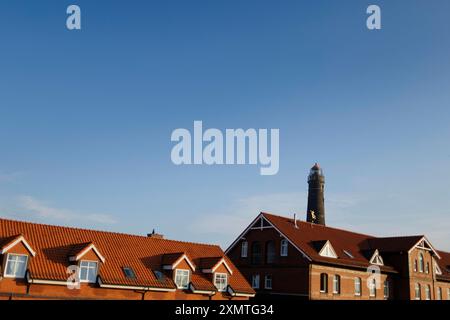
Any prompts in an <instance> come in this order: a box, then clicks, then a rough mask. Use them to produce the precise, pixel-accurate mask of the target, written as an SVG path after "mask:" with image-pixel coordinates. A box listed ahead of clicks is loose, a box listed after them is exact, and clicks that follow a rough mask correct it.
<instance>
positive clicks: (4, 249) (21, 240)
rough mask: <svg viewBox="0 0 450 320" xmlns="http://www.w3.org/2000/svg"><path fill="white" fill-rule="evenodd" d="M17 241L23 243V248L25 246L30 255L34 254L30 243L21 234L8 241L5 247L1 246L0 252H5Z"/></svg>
mask: <svg viewBox="0 0 450 320" xmlns="http://www.w3.org/2000/svg"><path fill="white" fill-rule="evenodd" d="M19 242H22V243H23V245H24V246H25V248H27V250H28V251H29V252H30V253H31V255H32V256H33V257H34V256H36V252H35V251H34V250H33V249H31V246H30V244H29V243H28V242H27V240H25V238H24V237H23V236H19V237H18V238H17V239H16V240H14V241H13V242H12V243H10V244H9V245H8V246H7V247H5V248H3V249H2V251H1V254H5V253H7V252H8V250H9V249H11V248H13V247H14V246H15V245H16V244H18V243H19Z"/></svg>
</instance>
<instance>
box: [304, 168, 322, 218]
mask: <svg viewBox="0 0 450 320" xmlns="http://www.w3.org/2000/svg"><path fill="white" fill-rule="evenodd" d="M308 185H309V188H308V209H307V210H308V211H307V213H306V221H308V222H310V223H314V224H321V225H325V197H324V189H325V176H324V175H323V170H322V168H321V167H320V165H319V164H318V163H316V164H314V166H313V167H312V168H311V170H310V172H309V176H308Z"/></svg>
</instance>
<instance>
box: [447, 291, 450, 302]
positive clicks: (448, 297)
mask: <svg viewBox="0 0 450 320" xmlns="http://www.w3.org/2000/svg"><path fill="white" fill-rule="evenodd" d="M447 300H450V288H447Z"/></svg>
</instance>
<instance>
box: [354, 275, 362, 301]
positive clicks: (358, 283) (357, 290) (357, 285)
mask: <svg viewBox="0 0 450 320" xmlns="http://www.w3.org/2000/svg"><path fill="white" fill-rule="evenodd" d="M361 289H362V279H361V278H359V277H356V278H355V296H358V297H360V296H361Z"/></svg>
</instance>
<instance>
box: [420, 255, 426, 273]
mask: <svg viewBox="0 0 450 320" xmlns="http://www.w3.org/2000/svg"><path fill="white" fill-rule="evenodd" d="M424 269H425V257H424V256H423V253H422V252H420V253H419V272H421V273H423V271H424Z"/></svg>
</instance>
